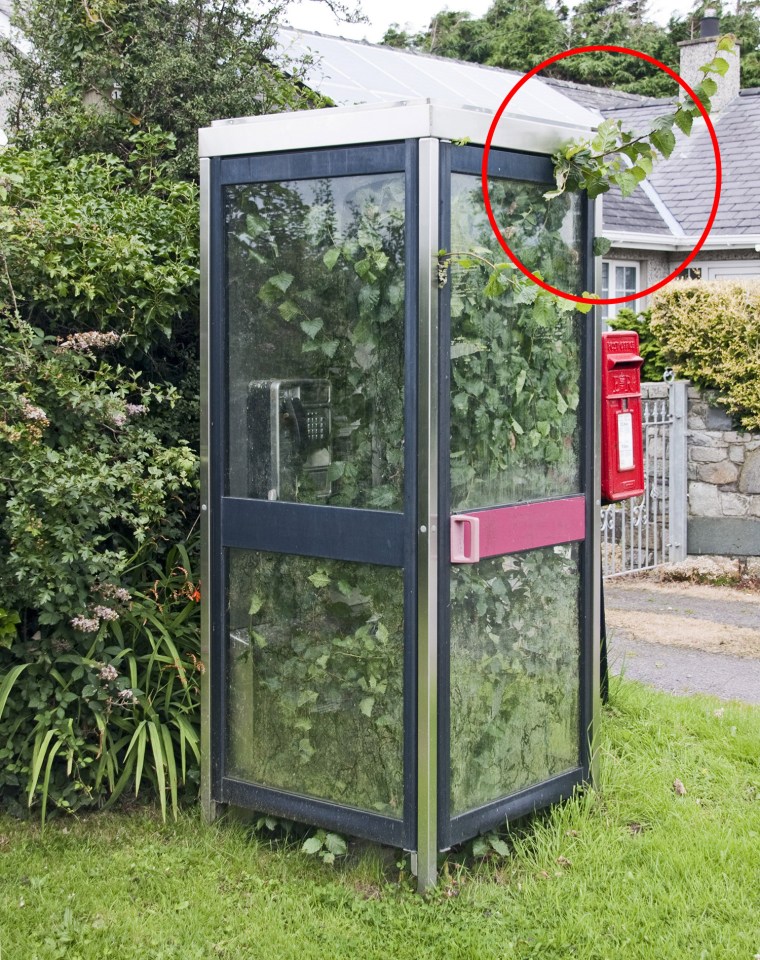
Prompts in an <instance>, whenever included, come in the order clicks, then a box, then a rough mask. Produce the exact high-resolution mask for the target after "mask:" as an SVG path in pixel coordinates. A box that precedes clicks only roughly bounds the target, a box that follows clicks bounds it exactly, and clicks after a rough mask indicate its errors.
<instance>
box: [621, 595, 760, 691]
mask: <svg viewBox="0 0 760 960" xmlns="http://www.w3.org/2000/svg"><path fill="white" fill-rule="evenodd" d="M604 593H605V597H604V599H605V608H606V614H607V634H608V643H609V661H610V669H611V671H612V673H613V674H616V673H621V672H622V673H623V674H624V675H625V676H627V677H629V678H630V679H633V680H640V681H642V682H643V683H648V684H650V685H651V686H653V687H656V688H658V689H660V690H665V691H667V692H669V693H673V694H677V695H684V694H690V693H709V694H712V695H713V696H716V697H720V698H722V699H725V700H742V701H744V702H746V703H756V704H760V594H758V593H757V592H749V591H746V592H745V591H740V590H736V589H733V588H730V587H713V586H699V585H695V584H692V583H682V584H681V583H677V584H676V583H658V582H656V581H646V580H629V581H622V580H612V581H609V580H608V581H606V582H605V586H604Z"/></svg>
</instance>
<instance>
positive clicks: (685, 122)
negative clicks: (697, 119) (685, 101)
mask: <svg viewBox="0 0 760 960" xmlns="http://www.w3.org/2000/svg"><path fill="white" fill-rule="evenodd" d="M675 122H676V126H677V127H678V129H679V130H680V131H681V133H684V134H685V135H686V136H687V137H688V136H690V134H691V128H692V126H693V125H694V114H693V113H692V112H691V110H684V109H681V108H679V109H678V110H676V113H675Z"/></svg>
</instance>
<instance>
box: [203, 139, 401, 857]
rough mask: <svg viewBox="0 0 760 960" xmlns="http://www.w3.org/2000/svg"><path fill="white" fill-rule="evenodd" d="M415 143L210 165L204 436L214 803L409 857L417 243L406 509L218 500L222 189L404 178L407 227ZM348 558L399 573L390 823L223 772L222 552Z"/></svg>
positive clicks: (221, 496)
mask: <svg viewBox="0 0 760 960" xmlns="http://www.w3.org/2000/svg"><path fill="white" fill-rule="evenodd" d="M417 158H418V147H417V141H416V140H409V141H401V142H397V143H386V144H380V145H377V146H367V147H341V148H331V149H321V150H311V151H295V152H289V153H272V154H262V155H257V156H246V157H229V158H215V159H213V160H212V161H211V171H210V188H211V189H210V192H211V238H210V247H211V276H212V277H213V278H214V280H213V282H212V283H211V358H212V359H211V363H210V370H209V380H210V398H209V400H210V405H211V436H210V442H209V460H210V485H211V489H210V491H209V503H210V518H209V527H210V532H209V536H210V541H211V555H212V557H213V558H214V563H213V564H212V571H211V579H212V583H211V591H212V605H213V607H212V608H213V611H214V615H213V621H212V625H211V650H212V663H211V724H212V730H213V732H212V737H211V752H212V757H211V779H212V791H213V796H214V799H215V800H217V801H218V802H221V803H227V804H232V805H235V806H240V807H245V808H248V809H252V810H258V811H262V812H267V813H270V814H272V815H275V816H281V817H286V818H289V819H294V820H304V821H307V822H309V823H314V824H316V825H318V826H323V827H326V828H328V829H332V830H337V831H340V832H343V833H349V834H353V835H356V836H361V837H366V838H367V839H370V840H374V841H377V842H380V843H386V844H390V845H393V846H399V847H405V848H406V849H413V848H414V846H415V840H416V823H417V794H416V780H417V776H416V774H417V770H416V736H415V731H416V726H417V718H416V690H417V665H416V624H417V610H416V576H417V573H416V571H417V538H416V525H417V524H416V504H417V457H416V448H417V376H416V371H417V366H416V365H417V314H416V310H417V299H418V292H417V284H418V274H419V270H418V234H417V231H416V229H410V230H408V231H407V236H406V291H405V345H404V348H405V384H404V389H405V400H406V410H405V432H406V433H405V435H406V443H405V467H404V469H405V490H404V512H403V513H391V512H387V511H379V510H361V509H346V508H340V507H327V506H321V505H309V504H292V503H269V502H266V501H260V500H245V499H241V498H235V497H228V496H225V472H226V471H225V465H226V462H227V450H228V436H227V434H228V425H227V422H226V421H227V406H226V398H227V394H228V384H227V342H228V341H227V316H228V310H227V302H226V296H225V291H226V289H227V284H226V258H225V229H224V203H223V188H224V187H225V186H227V185H233V184H240V183H264V182H272V181H286V180H305V179H314V178H319V177H337V176H351V175H355V174H366V173H395V172H400V173H404V174H405V177H406V197H405V200H406V203H405V208H406V210H405V212H406V221H407V223H408V224H416V220H417V210H418V193H419V191H418V183H417V180H418V159H417ZM233 547H235V548H243V549H250V550H261V551H267V552H277V553H284V554H297V555H302V556H321V557H326V558H333V559H341V560H353V561H358V562H364V563H377V564H382V565H386V566H395V567H403V568H404V624H405V630H404V633H405V636H404V815H403V819H394V818H391V817H387V816H382V815H380V814H375V813H372V812H370V811H366V810H360V809H356V808H353V807H347V806H342V805H339V804H337V803H333V802H330V801H326V800H319V799H316V798H312V797H308V796H303V795H300V794H295V793H291V792H287V791H283V790H276V789H272V788H269V787H265V786H263V785H260V784H253V783H248V782H243V781H240V780H238V779H235V778H233V777H229V776H227V775H226V773H225V771H226V757H225V752H226V724H227V690H226V688H227V643H226V636H227V633H228V630H227V609H226V606H227V605H226V585H227V561H228V550H229V548H233Z"/></svg>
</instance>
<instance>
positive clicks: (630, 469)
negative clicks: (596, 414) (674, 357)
mask: <svg viewBox="0 0 760 960" xmlns="http://www.w3.org/2000/svg"><path fill="white" fill-rule="evenodd" d="M643 362H644V360H643V358H642V357H641V356H640V355H639V335H638V334H637V333H634V332H633V331H630V330H616V331H611V332H608V333H603V334H602V499H603V501H604V502H605V503H614V502H616V501H618V500H628V499H630V498H631V497H638V496H639V495H640V494H642V493H643V492H644V442H643V435H642V420H641V365H642V364H643Z"/></svg>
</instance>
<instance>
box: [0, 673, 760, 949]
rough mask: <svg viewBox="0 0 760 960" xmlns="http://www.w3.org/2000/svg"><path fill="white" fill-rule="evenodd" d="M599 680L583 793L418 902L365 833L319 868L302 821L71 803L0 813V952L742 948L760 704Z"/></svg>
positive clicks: (462, 863)
mask: <svg viewBox="0 0 760 960" xmlns="http://www.w3.org/2000/svg"><path fill="white" fill-rule="evenodd" d="M611 693H612V700H611V704H610V707H609V708H608V710H607V712H606V715H605V722H604V724H603V728H602V729H603V741H602V744H601V749H602V767H603V778H602V787H601V789H600V790H599V792H591V791H590V792H588V793H586V794H585V795H581V796H578V797H577V798H576V799H575V800H573V801H571V802H569V803H567V804H564V805H563V806H561V807H557V808H555V809H553V810H552V811H550V812H549V813H547V814H546V815H545V816H542V817H540V818H534V819H533V820H532V822H531V824H530V828H529V829H527V830H525V829H521V825H520V824H513V825H512V826H511V828H510V830H509V831H508V832H506V833H502V840H501V841H500V842H499V845H500V846H501V844H505V845H506V847H503V846H502V850H504V849H506V850H507V853H508V855H507V856H506V857H503V856H501V855H500V853H499V851H497V850H496V849H494V847H493V846H492V845H491V844H490V843H488V842H486V843H483V844H482V845H481V846H480V847H479V852H480V853H481V854H486V856H485V858H484V859H480V858H478V859H473V858H472V857H471V856H467V855H465V853H464V852H460V853H456V852H455V853H454V854H452V855H450V856H449V857H448V858H447V860H446V862H445V863H444V864H443V866H442V871H441V884H440V887H439V889H438V890H436V891H433V892H431V894H430V895H429V896H428V898H425V899H423V898H420V897H419V896H417V895H416V894H415V893H414V890H413V885H412V883H411V881H410V877H409V873H408V863H407V864H406V865H404V864H403V863H402V866H401V868H399V867H398V866H397V863H398V861H399V860H400V859H401V857H400V854H399V853H397V852H392V851H383V850H381V849H379V848H377V847H367V846H366V845H352V846H351V847H350V848H349V852H348V856H347V857H345V858H344V857H340V858H339V859H338V861H337V864H338V865H337V866H336V867H333V866H324V865H323V864H322V863H320V861H319V859H317V857H308V856H307V855H306V854H305V853H302V852H301V846H302V840H301V839H300V837H299V838H295V839H293V840H292V841H291V842H285V843H283V842H275V843H270V842H268V841H264V840H261V839H256V838H252V836H251V831H250V828H247V827H245V826H243V825H235V824H234V823H231V822H225V823H223V824H221V825H218V826H216V827H205V826H204V825H203V824H202V823H201V822H200V819H199V817H198V816H197V815H195V814H192V815H184V816H181V817H180V820H179V822H178V823H177V824H173V823H172V824H171V825H162V824H161V822H160V819H159V818H158V817H157V816H156V815H151V813H150V811H142V812H141V811H133V812H132V813H131V814H130V815H128V816H123V815H114V816H111V817H108V818H107V819H104V818H101V819H97V820H95V819H93V818H92V817H84V818H81V819H80V818H69V819H68V820H66V821H65V822H63V821H59V822H56V823H51V824H50V825H49V827H48V828H47V830H46V831H45V833H44V835H42V836H41V835H40V831H39V827H38V826H37V825H35V824H31V823H29V824H23V823H18V822H16V821H12V820H11V819H10V818H5V819H0V865H1V866H2V869H0V949H2V952H3V956H4V957H8V958H9V960H15V958H16V957H19V958H21V957H24V958H27V957H29V958H32V957H36V958H38V960H53V958H56V957H61V956H66V955H70V956H77V957H79V958H80V960H101V958H102V957H104V956H110V955H118V956H119V957H121V958H123V960H142V958H144V957H146V956H150V957H156V958H165V960H169V958H174V957H182V958H183V960H184V958H187V960H196V958H197V960H201V958H202V960H206V958H207V957H209V956H220V957H248V956H256V957H257V958H261V960H270V958H271V960H295V958H298V960H323V958H324V957H325V956H328V955H329V956H330V957H335V958H337V960H343V958H346V960H349V958H350V960H356V958H358V960H386V958H387V957H389V956H393V957H394V958H398V960H419V958H420V957H431V958H435V960H438V958H441V960H443V958H446V960H473V958H477V960H505V958H507V960H537V958H545V960H566V958H567V957H568V956H577V957H582V958H584V960H609V958H610V957H615V958H616V960H644V958H649V957H657V958H658V960H682V958H683V957H684V956H688V957H702V956H704V957H709V958H710V960H737V958H748V960H751V958H752V957H753V956H754V955H755V954H757V953H758V951H760V928H758V913H759V908H760V902H759V900H758V896H759V894H758V891H759V890H760V844H758V835H759V834H760V772H759V771H758V765H757V743H758V740H760V710H758V709H757V708H752V707H748V706H739V705H736V704H727V703H721V702H720V701H717V700H713V699H710V698H707V697H704V698H674V697H671V696H669V695H666V694H656V693H652V692H651V691H647V690H645V689H644V688H640V687H638V686H635V685H633V684H629V683H620V682H619V681H617V680H615V681H613V684H612V691H611ZM676 779H678V780H680V781H681V782H682V783H683V784H684V787H685V790H686V793H685V794H684V795H678V794H677V793H676V791H675V790H674V786H673V785H674V782H675V780H676ZM325 842H326V838H325ZM312 846H314V847H316V843H315V844H313V845H312ZM328 852H329V851H328Z"/></svg>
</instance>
